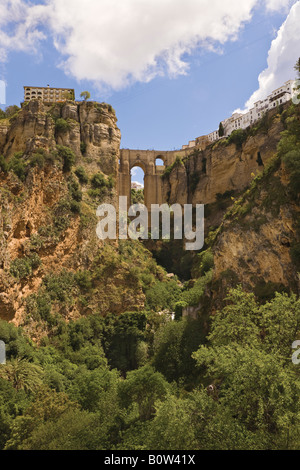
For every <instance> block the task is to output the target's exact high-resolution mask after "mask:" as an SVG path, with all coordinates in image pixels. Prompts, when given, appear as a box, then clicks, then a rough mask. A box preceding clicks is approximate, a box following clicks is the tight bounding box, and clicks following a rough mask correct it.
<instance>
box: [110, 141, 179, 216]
mask: <svg viewBox="0 0 300 470" xmlns="http://www.w3.org/2000/svg"><path fill="white" fill-rule="evenodd" d="M177 155H180V156H181V157H184V156H186V155H187V152H186V151H180V150H178V151H159V150H131V149H121V150H120V162H119V186H118V192H119V196H127V202H128V206H129V205H130V200H131V169H132V168H134V167H135V166H138V167H140V168H141V169H142V170H143V171H144V174H145V176H144V197H145V205H146V207H147V208H148V210H150V209H151V205H152V204H163V203H164V202H167V201H164V200H163V196H162V194H163V191H162V178H161V176H162V174H163V173H164V171H165V168H166V167H168V166H169V165H172V163H174V161H175V160H176V157H177ZM158 159H159V160H161V161H162V162H163V165H161V164H160V165H157V164H156V162H157V160H158ZM160 163H161V162H160Z"/></svg>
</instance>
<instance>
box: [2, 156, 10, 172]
mask: <svg viewBox="0 0 300 470" xmlns="http://www.w3.org/2000/svg"><path fill="white" fill-rule="evenodd" d="M0 170H1V171H3V172H4V173H7V171H8V164H7V161H6V160H5V158H4V157H3V155H0Z"/></svg>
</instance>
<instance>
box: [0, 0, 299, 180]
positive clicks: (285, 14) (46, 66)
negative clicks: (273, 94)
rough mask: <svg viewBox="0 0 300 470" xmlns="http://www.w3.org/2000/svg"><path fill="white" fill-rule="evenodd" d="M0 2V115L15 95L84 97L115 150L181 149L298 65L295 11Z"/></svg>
mask: <svg viewBox="0 0 300 470" xmlns="http://www.w3.org/2000/svg"><path fill="white" fill-rule="evenodd" d="M2 2H3V5H2V3H1V5H2V6H1V5H0V79H2V80H4V81H5V82H6V105H11V104H19V103H20V101H22V99H23V86H24V85H36V86H47V84H50V86H54V87H55V86H57V87H68V88H69V87H72V88H75V91H76V96H77V97H78V98H79V95H80V92H81V91H84V90H89V91H90V92H91V95H92V99H94V100H99V101H106V102H109V103H110V104H111V105H112V106H113V107H114V108H115V110H116V114H117V118H118V126H119V128H120V130H121V133H122V141H121V147H123V148H135V149H157V150H173V149H179V148H181V146H182V145H184V144H187V143H188V141H189V140H193V139H195V138H196V137H198V136H200V135H202V134H206V133H209V132H211V131H213V130H215V129H217V128H218V125H219V122H220V121H221V120H222V119H224V118H225V117H229V116H230V115H231V114H232V112H233V111H234V110H235V109H237V108H241V109H244V108H245V104H246V102H248V105H249V104H251V97H252V95H253V94H254V93H255V94H254V95H253V97H255V98H259V97H263V96H265V94H268V93H269V92H270V91H272V89H274V88H276V87H277V86H280V85H281V83H282V82H283V81H285V80H288V79H290V78H294V75H295V73H294V70H293V65H294V63H295V62H296V60H297V58H298V57H299V55H300V51H299V50H297V48H296V44H299V39H300V32H299V31H298V30H299V27H298V25H299V24H300V2H299V1H288V0H287V1H284V0H282V1H281V2H279V1H278V0H264V1H263V0H262V1H255V0H243V2H240V1H239V2H238V1H236V0H223V1H222V2H220V0H210V2H207V1H206V0H160V1H159V2H158V1H157V0H122V2H121V0H85V5H86V7H87V9H89V11H90V15H89V14H84V13H83V12H82V4H83V2H82V1H80V2H79V0H72V1H71V0H59V2H58V0H47V1H46V0H45V1H38V0H35V1H34V2H33V1H31V2H29V1H26V0H2ZM120 2H121V3H120ZM224 4H226V9H225V10H224V13H222V12H220V17H218V15H217V13H216V11H217V10H213V8H218V11H219V10H220V9H221V8H224ZM239 5H242V6H241V7H239ZM172 6H174V9H172V10H171V11H172V13H171V15H170V7H172ZM100 7H101V8H100ZM200 7H202V8H200ZM64 8H65V10H64ZM1 9H2V11H1ZM98 9H99V10H98ZM66 11H68V20H67V19H66V16H65V13H66ZM103 11H105V13H106V16H105V15H103ZM98 12H99V16H98V17H97V13H98ZM1 13H2V15H1ZM221 13H222V14H221ZM196 15H198V16H196ZM200 15H201V17H200ZM226 15H228V17H226ZM170 16H171V18H170ZM95 18H96V19H95ZM97 18H99V19H97ZM80 28H82V30H80ZM1 31H2V34H1ZM101 34H102V36H101ZM295 36H296V37H295ZM249 99H250V101H248V100H249ZM3 107H4V106H2V108H3ZM136 180H137V181H141V175H140V174H137V175H136Z"/></svg>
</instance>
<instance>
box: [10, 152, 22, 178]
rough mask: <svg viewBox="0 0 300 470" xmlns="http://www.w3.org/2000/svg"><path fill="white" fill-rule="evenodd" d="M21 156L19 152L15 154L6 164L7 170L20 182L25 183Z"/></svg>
mask: <svg viewBox="0 0 300 470" xmlns="http://www.w3.org/2000/svg"><path fill="white" fill-rule="evenodd" d="M22 157H23V154H22V153H21V152H19V153H15V155H14V156H13V158H12V159H11V160H10V162H9V164H8V169H9V170H11V171H13V172H14V173H15V175H17V177H18V178H19V179H20V180H21V181H25V178H26V164H25V162H24V160H23V159H22Z"/></svg>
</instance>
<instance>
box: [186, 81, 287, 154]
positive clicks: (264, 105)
mask: <svg viewBox="0 0 300 470" xmlns="http://www.w3.org/2000/svg"><path fill="white" fill-rule="evenodd" d="M293 88H294V80H288V81H287V82H285V83H284V85H282V86H281V87H279V88H277V89H276V90H274V91H272V93H271V94H270V95H269V96H267V98H265V99H264V100H260V101H257V102H256V103H254V107H253V108H251V109H249V111H248V112H247V113H234V114H233V115H232V116H231V117H230V118H227V119H224V121H222V125H223V127H224V136H225V137H228V136H229V135H230V134H231V133H232V132H233V131H235V130H237V129H246V128H247V127H249V126H251V125H252V124H254V123H255V122H256V121H258V120H259V119H261V118H262V117H263V115H264V114H265V113H266V112H267V111H270V110H271V109H274V108H275V107H276V106H279V105H281V104H284V103H286V102H287V101H289V100H291V99H292V96H293ZM205 138H207V140H208V142H210V143H211V142H216V141H217V140H219V138H220V136H219V131H214V132H211V133H210V134H208V135H206V136H201V137H197V139H196V142H202V141H204V140H205ZM192 142H195V141H192ZM189 147H191V145H190V144H189V145H184V146H183V147H182V148H183V149H186V148H189Z"/></svg>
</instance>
